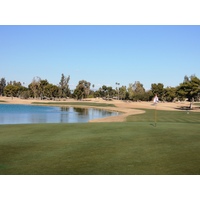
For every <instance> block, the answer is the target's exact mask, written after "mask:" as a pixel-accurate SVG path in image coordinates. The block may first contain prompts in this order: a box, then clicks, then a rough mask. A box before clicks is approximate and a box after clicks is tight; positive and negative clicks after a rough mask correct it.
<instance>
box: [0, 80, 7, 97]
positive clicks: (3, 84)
mask: <svg viewBox="0 0 200 200" xmlns="http://www.w3.org/2000/svg"><path fill="white" fill-rule="evenodd" d="M5 87H6V79H5V78H1V80H0V95H4V88H5Z"/></svg>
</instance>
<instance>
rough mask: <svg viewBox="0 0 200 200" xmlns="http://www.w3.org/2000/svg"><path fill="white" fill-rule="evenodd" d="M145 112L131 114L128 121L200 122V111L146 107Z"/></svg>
mask: <svg viewBox="0 0 200 200" xmlns="http://www.w3.org/2000/svg"><path fill="white" fill-rule="evenodd" d="M145 112H146V113H145V114H141V115H131V116H129V117H127V121H128V122H153V123H154V122H155V119H156V121H157V122H173V123H200V112H191V111H188V110H187V111H161V110H148V109H145Z"/></svg>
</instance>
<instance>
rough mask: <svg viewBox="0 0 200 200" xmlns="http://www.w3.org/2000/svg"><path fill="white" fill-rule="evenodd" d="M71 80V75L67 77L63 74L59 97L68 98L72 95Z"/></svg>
mask: <svg viewBox="0 0 200 200" xmlns="http://www.w3.org/2000/svg"><path fill="white" fill-rule="evenodd" d="M69 80H70V76H68V77H66V76H65V75H64V74H62V75H61V79H60V83H59V88H60V89H59V97H61V98H66V97H69V96H70V89H69Z"/></svg>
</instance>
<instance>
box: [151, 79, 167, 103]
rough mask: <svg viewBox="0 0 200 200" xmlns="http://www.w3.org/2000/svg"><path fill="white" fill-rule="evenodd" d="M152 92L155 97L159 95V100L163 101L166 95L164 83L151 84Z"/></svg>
mask: <svg viewBox="0 0 200 200" xmlns="http://www.w3.org/2000/svg"><path fill="white" fill-rule="evenodd" d="M151 91H152V93H153V95H155V94H157V95H158V98H159V99H161V100H163V94H164V85H163V84H162V83H158V84H156V83H153V84H151Z"/></svg>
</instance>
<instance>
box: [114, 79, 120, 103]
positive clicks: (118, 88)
mask: <svg viewBox="0 0 200 200" xmlns="http://www.w3.org/2000/svg"><path fill="white" fill-rule="evenodd" d="M115 84H116V85H120V83H118V82H116V83H115ZM118 100H119V88H118Z"/></svg>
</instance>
